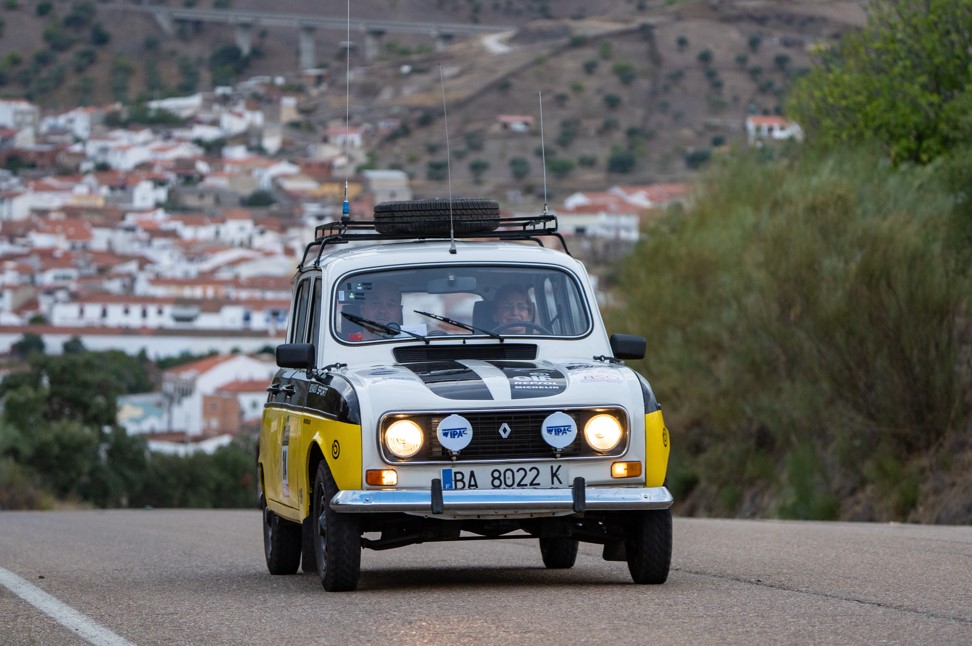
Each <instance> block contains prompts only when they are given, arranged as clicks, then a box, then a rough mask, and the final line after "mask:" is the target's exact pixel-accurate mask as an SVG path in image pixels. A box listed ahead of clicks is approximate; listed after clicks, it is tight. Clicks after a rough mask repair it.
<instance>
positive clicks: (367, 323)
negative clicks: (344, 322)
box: [341, 312, 429, 343]
mask: <svg viewBox="0 0 972 646" xmlns="http://www.w3.org/2000/svg"><path fill="white" fill-rule="evenodd" d="M341 316H343V317H344V318H346V319H348V320H349V321H351V322H352V323H357V324H358V325H360V326H361V327H363V328H365V329H366V330H368V331H369V332H374V333H384V334H387V335H389V336H391V337H396V336H398V335H400V334H407V335H409V336H410V337H413V338H416V339H418V340H419V341H425V342H426V343H428V342H429V340H428V338H426V337H424V336H422V335H421V334H416V333H415V332H409V331H408V330H403V329H402V328H401V326H399V325H397V324H396V325H394V326H392V325H385V324H384V323H379V322H378V321H371V320H369V319H366V318H361V317H360V316H358V315H357V314H351V313H350V312H341Z"/></svg>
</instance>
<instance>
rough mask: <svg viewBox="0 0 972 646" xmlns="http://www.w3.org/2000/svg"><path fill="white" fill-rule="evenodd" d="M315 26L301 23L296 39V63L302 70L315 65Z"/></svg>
mask: <svg viewBox="0 0 972 646" xmlns="http://www.w3.org/2000/svg"><path fill="white" fill-rule="evenodd" d="M316 31H317V28H316V27H314V26H313V25H301V26H300V34H299V37H298V40H297V52H298V53H297V64H298V65H299V66H300V69H302V70H309V69H313V68H314V67H317V53H316V52H315V51H314V33H315V32H316Z"/></svg>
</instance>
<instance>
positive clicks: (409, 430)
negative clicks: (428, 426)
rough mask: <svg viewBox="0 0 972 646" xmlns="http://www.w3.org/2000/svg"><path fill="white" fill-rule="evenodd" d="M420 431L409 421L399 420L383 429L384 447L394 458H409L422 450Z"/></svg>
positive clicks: (422, 437) (422, 439) (417, 426)
mask: <svg viewBox="0 0 972 646" xmlns="http://www.w3.org/2000/svg"><path fill="white" fill-rule="evenodd" d="M424 439H425V438H424V436H423V434H422V429H421V427H419V425H418V424H416V423H415V422H413V421H412V420H410V419H399V420H396V421H394V422H392V423H391V425H390V426H389V427H388V428H387V429H385V447H387V449H388V450H389V451H390V452H391V454H392V455H394V456H395V457H396V458H402V459H406V458H410V457H412V456H413V455H415V454H416V453H418V452H419V450H420V449H421V448H422V442H423V441H424Z"/></svg>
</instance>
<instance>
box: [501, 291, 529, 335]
mask: <svg viewBox="0 0 972 646" xmlns="http://www.w3.org/2000/svg"><path fill="white" fill-rule="evenodd" d="M536 313H537V307H536V305H534V304H533V301H532V300H530V294H529V292H528V290H526V289H524V288H523V287H520V286H518V285H512V284H510V285H505V286H503V287H501V288H500V290H499V291H498V292H496V296H494V297H493V322H494V323H495V324H496V326H495V327H496V328H501V327H502V330H501V332H502V333H507V334H533V333H534V331H535V328H534V327H533V326H529V325H510V326H509V327H505V326H507V325H509V324H511V323H516V322H517V321H524V322H526V323H533V322H534V321H533V319H534V317H535V316H536Z"/></svg>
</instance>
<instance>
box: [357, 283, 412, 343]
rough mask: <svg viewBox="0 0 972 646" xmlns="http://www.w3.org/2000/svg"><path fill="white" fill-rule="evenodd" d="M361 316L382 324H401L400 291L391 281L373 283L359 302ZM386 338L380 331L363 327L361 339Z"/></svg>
mask: <svg viewBox="0 0 972 646" xmlns="http://www.w3.org/2000/svg"><path fill="white" fill-rule="evenodd" d="M361 316H362V318H365V319H368V320H369V321H375V322H376V323H381V324H382V325H389V324H393V325H392V327H394V326H395V325H398V326H400V325H401V324H402V291H401V290H400V289H398V287H396V286H395V285H393V284H391V283H375V284H374V286H373V288H372V290H371V291H370V292H367V293H366V294H365V298H364V302H363V303H362V304H361ZM382 338H388V337H387V335H384V334H382V333H380V332H371V331H369V330H368V328H367V327H365V328H364V333H363V334H362V340H365V341H368V340H371V339H382Z"/></svg>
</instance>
